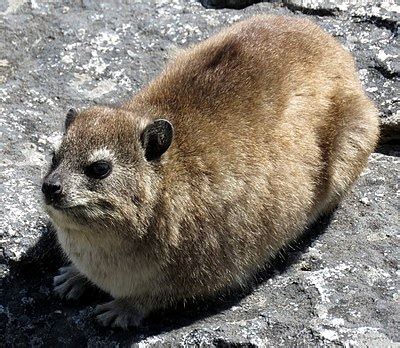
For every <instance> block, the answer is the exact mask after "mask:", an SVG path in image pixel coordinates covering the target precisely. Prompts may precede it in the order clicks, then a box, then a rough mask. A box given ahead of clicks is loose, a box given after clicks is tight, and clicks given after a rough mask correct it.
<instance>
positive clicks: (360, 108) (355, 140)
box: [318, 94, 379, 213]
mask: <svg viewBox="0 0 400 348" xmlns="http://www.w3.org/2000/svg"><path fill="white" fill-rule="evenodd" d="M335 113H336V114H335V115H334V116H335V117H334V118H333V122H334V124H333V127H332V128H333V129H335V132H334V133H333V134H334V135H333V136H332V139H331V144H330V147H329V154H328V163H327V168H326V170H327V172H326V173H325V174H326V179H327V182H326V186H325V188H326V189H325V192H324V194H323V199H322V200H321V201H320V202H319V204H318V212H319V213H329V212H331V211H332V210H333V209H334V208H335V207H336V206H337V204H338V203H339V201H340V199H341V198H342V197H343V195H344V194H345V193H346V192H347V191H348V190H349V188H350V187H351V186H352V184H353V183H354V182H355V180H356V179H357V178H358V177H359V175H360V174H361V172H362V170H363V169H364V167H365V166H366V164H367V161H368V156H369V155H370V154H371V152H372V151H373V150H374V148H375V146H376V143H377V140H378V136H379V118H378V112H377V110H376V109H375V107H374V106H373V104H372V102H371V101H370V100H369V99H368V98H367V97H365V96H364V95H360V94H356V95H354V94H353V95H351V96H347V97H345V98H341V99H340V101H339V102H338V103H337V105H336V108H335Z"/></svg>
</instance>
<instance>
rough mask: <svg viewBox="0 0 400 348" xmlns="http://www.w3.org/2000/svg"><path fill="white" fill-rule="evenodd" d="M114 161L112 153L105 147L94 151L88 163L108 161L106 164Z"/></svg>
mask: <svg viewBox="0 0 400 348" xmlns="http://www.w3.org/2000/svg"><path fill="white" fill-rule="evenodd" d="M114 159H115V156H114V153H113V152H112V151H111V150H109V149H107V148H106V147H104V148H101V149H97V150H94V151H93V152H92V153H91V155H90V156H89V159H88V160H89V162H90V163H93V162H97V161H101V160H104V161H108V162H113V161H114Z"/></svg>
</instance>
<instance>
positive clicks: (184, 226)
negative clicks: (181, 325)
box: [44, 16, 378, 326]
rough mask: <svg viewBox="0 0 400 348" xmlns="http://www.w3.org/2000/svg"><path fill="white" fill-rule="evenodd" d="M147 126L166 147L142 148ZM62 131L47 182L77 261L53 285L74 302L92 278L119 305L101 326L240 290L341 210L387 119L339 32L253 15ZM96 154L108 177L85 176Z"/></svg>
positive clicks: (61, 232)
mask: <svg viewBox="0 0 400 348" xmlns="http://www.w3.org/2000/svg"><path fill="white" fill-rule="evenodd" d="M159 119H163V120H168V123H167V122H166V121H165V122H164V121H162V122H164V123H162V122H161V123H160V124H161V125H162V127H161V128H160V129H158V128H157V129H156V128H155V127H153V128H151V127H152V124H153V122H154V121H156V120H159ZM170 125H172V128H171V127H170ZM146 127H147V128H146ZM149 127H150V128H151V129H152V132H153V133H151V134H153V135H154V134H156V133H157V132H159V133H157V134H158V135H157V136H158V138H157V139H158V141H159V143H157V142H156V145H157V144H158V145H160V144H162V145H163V146H164V145H165V147H164V148H161V149H160V147H156V148H155V150H154V148H152V149H153V150H152V149H150V150H149V149H148V146H150V145H151V144H150V142H151V141H152V140H151V139H152V138H151V135H150V136H148V137H149V139H150V140H148V141H147V142H146V141H143V137H144V135H143V134H145V133H146V129H147V130H148V129H150V128H149ZM163 127H164V128H163ZM168 127H170V128H168ZM66 128H67V129H66V133H65V136H64V138H63V141H62V143H61V146H60V148H59V149H58V150H57V151H56V153H55V156H54V161H53V162H54V163H53V165H52V168H51V170H50V171H49V174H48V175H47V176H46V178H45V180H44V182H45V183H46V182H47V181H49V180H53V179H54V176H56V178H57V180H58V181H59V183H60V185H61V186H62V194H61V195H60V199H59V201H58V202H57V204H54V202H50V203H49V202H48V203H49V204H47V205H46V209H47V211H48V213H49V215H50V216H51V218H52V220H53V221H54V224H55V225H56V227H57V231H58V238H59V241H60V244H61V246H62V248H63V250H64V251H65V253H66V254H67V255H68V257H69V259H70V260H71V261H72V264H73V265H74V266H71V267H69V268H66V269H64V270H63V272H64V273H63V274H62V275H61V276H58V277H56V285H57V288H56V290H57V291H58V292H59V293H60V294H61V295H63V296H67V297H75V296H76V295H77V294H80V292H81V291H80V289H79V287H78V286H77V285H76V284H78V283H79V282H78V280H82V279H84V278H83V276H84V277H85V278H87V279H89V280H90V281H91V282H93V283H94V284H96V285H98V286H99V287H100V288H102V289H103V290H105V291H107V292H108V293H110V294H111V295H112V296H114V297H115V298H116V299H117V301H114V302H112V303H110V304H107V305H105V306H100V308H99V310H98V311H99V313H100V314H99V320H100V322H102V323H103V324H113V325H116V326H118V325H120V326H126V325H129V324H138V323H139V322H140V319H141V318H142V317H144V316H145V315H146V314H147V313H148V312H149V311H151V310H154V309H157V308H160V307H163V306H166V305H169V304H170V303H173V302H175V301H177V300H180V299H184V298H188V297H196V296H203V295H212V294H214V293H216V292H218V291H223V290H225V289H227V288H229V287H232V286H235V285H238V284H244V283H245V282H246V280H247V279H248V277H249V276H251V275H252V274H253V273H254V272H255V271H256V270H257V269H258V268H260V267H262V266H263V265H265V263H266V262H267V261H268V260H269V259H270V258H271V257H272V256H273V255H274V254H276V253H277V251H279V249H280V248H281V247H282V246H284V245H286V244H287V243H289V242H290V241H292V240H293V239H295V238H296V237H298V236H299V235H300V234H301V232H302V231H303V230H304V228H305V227H306V226H307V225H308V224H309V223H310V222H312V221H313V220H314V219H315V218H317V217H318V216H319V215H320V214H321V213H325V212H327V211H329V210H331V209H332V208H333V207H334V206H335V205H336V204H337V203H338V201H339V200H340V198H341V197H342V196H343V194H344V193H345V192H346V190H348V189H349V187H350V186H351V184H352V183H353V182H354V181H355V180H356V178H357V177H358V176H359V174H360V173H361V171H362V170H363V168H364V166H365V165H366V163H367V158H368V155H369V154H370V153H371V151H372V150H373V149H374V146H375V144H376V141H377V138H378V117H377V111H376V109H375V107H374V106H373V104H372V103H371V101H370V100H369V99H368V98H367V97H366V96H365V94H364V92H363V90H362V87H361V85H360V82H359V80H358V77H357V74H356V70H355V67H354V62H353V59H352V57H351V56H350V54H349V53H348V52H347V51H345V50H344V49H343V48H342V47H341V45H340V44H339V43H338V42H337V41H336V40H335V39H333V38H332V37H331V36H329V35H328V34H326V33H325V32H324V31H323V30H322V29H320V28H319V27H318V26H316V25H315V24H313V23H312V22H310V21H308V20H305V19H296V18H292V17H280V16H257V17H253V18H251V19H249V20H246V21H244V22H241V23H238V24H235V25H233V26H232V27H230V28H228V29H227V30H224V31H222V32H221V33H219V34H217V35H215V36H213V37H211V38H210V39H208V40H206V41H204V42H202V43H200V44H198V45H196V46H193V47H191V48H189V49H187V50H184V51H182V52H180V53H179V54H178V55H177V56H176V57H174V59H173V61H172V62H170V64H169V65H168V66H167V67H166V68H165V70H164V71H163V72H162V73H161V75H160V76H159V77H157V78H156V79H155V80H153V81H152V82H151V83H150V84H149V85H148V86H147V87H145V88H144V89H143V90H142V91H140V92H139V93H138V94H137V95H136V96H135V97H134V98H133V99H132V100H131V101H129V102H127V103H126V104H124V105H122V106H121V107H118V108H111V107H93V108H90V109H88V110H85V111H83V112H80V113H79V114H77V115H76V114H71V115H70V117H69V118H68V120H67V125H66ZM172 129H173V135H172ZM146 139H147V138H146ZM171 139H172V142H171V141H170V140H171ZM149 144H150V145H149ZM153 145H154V144H153ZM151 150H152V151H155V152H154V156H153V157H151V158H150V157H147V156H148V155H147V154H148V151H151ZM157 151H159V153H158V155H157ZM96 161H105V162H107V163H108V164H109V165H111V167H112V171H111V174H109V175H108V176H107V177H105V178H104V179H93V178H90V177H89V178H88V176H87V175H86V174H85V173H87V172H86V170H87V169H85V168H88V166H90V165H91V163H94V162H96ZM71 279H72V280H71ZM68 282H69V283H68ZM67 285H68V286H67ZM121 304H122V305H121ZM124 306H125V307H126V306H128V307H129V311H130V312H129V313H131V314H129V313H128V312H127V310H123V309H122V307H124Z"/></svg>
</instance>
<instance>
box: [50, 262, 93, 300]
mask: <svg viewBox="0 0 400 348" xmlns="http://www.w3.org/2000/svg"><path fill="white" fill-rule="evenodd" d="M59 273H60V275H57V276H55V277H54V280H53V285H54V291H55V292H56V293H57V295H58V296H60V298H62V299H66V300H77V299H78V298H79V297H81V296H82V294H83V293H84V292H85V290H86V289H87V287H88V286H89V283H88V280H87V279H86V278H85V277H84V276H83V275H82V274H80V273H79V271H78V270H77V269H76V267H75V266H73V265H70V266H66V267H61V268H60V269H59Z"/></svg>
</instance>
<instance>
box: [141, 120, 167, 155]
mask: <svg viewBox="0 0 400 348" xmlns="http://www.w3.org/2000/svg"><path fill="white" fill-rule="evenodd" d="M173 135H174V130H173V127H172V124H171V123H170V122H169V121H167V120H163V119H159V120H155V121H154V122H153V123H151V124H149V125H148V126H147V127H146V128H145V129H144V131H143V133H142V135H141V136H140V141H141V143H142V146H143V149H144V151H145V157H146V159H147V160H148V161H153V160H155V159H157V158H160V157H161V155H162V154H163V153H164V152H165V151H167V150H168V148H169V146H170V145H171V143H172V138H173Z"/></svg>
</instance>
